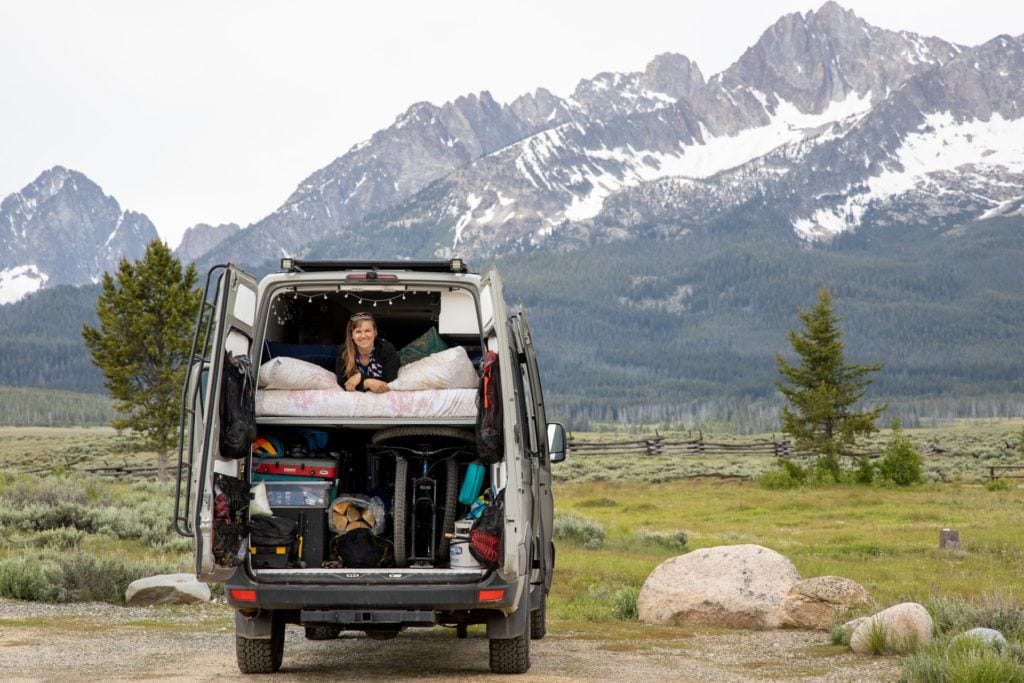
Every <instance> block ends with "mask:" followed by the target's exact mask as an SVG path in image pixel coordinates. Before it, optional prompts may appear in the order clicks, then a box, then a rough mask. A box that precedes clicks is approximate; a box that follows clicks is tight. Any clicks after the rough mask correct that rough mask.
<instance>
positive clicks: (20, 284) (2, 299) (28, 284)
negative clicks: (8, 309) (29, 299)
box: [0, 265, 50, 305]
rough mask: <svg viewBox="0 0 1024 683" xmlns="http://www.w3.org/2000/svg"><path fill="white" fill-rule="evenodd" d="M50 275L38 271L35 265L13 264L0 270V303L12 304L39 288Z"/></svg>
mask: <svg viewBox="0 0 1024 683" xmlns="http://www.w3.org/2000/svg"><path fill="white" fill-rule="evenodd" d="M49 279H50V276H49V275H47V274H46V273H40V272H39V269H38V268H36V266H35V265H24V266H15V267H14V268H8V269H6V270H0V305H2V304H13V303H14V302H16V301H20V300H21V299H23V298H25V297H26V296H28V295H29V294H31V293H32V292H35V291H36V290H38V289H41V288H42V286H43V285H45V284H46V281H47V280H49Z"/></svg>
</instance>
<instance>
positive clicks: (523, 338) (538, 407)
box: [511, 306, 555, 590]
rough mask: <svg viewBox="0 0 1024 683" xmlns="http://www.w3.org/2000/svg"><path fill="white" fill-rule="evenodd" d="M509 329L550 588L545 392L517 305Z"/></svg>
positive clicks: (536, 530) (535, 516)
mask: <svg viewBox="0 0 1024 683" xmlns="http://www.w3.org/2000/svg"><path fill="white" fill-rule="evenodd" d="M511 321H512V330H513V333H514V335H515V337H516V340H515V341H516V348H517V351H518V352H519V358H518V361H519V372H520V374H521V375H522V377H523V385H524V386H525V387H528V390H527V393H528V394H529V397H530V403H531V405H530V406H529V408H530V409H531V410H530V424H529V425H528V427H529V429H531V430H532V431H533V434H534V443H535V444H536V449H534V450H533V451H532V455H533V457H532V458H531V462H530V464H531V465H532V467H533V478H534V481H535V483H536V489H535V490H534V497H533V527H534V528H533V533H534V535H535V536H536V537H537V538H539V539H540V543H539V544H538V549H539V551H540V554H541V557H540V558H539V559H540V568H541V569H542V570H543V573H544V589H545V590H549V589H550V588H551V577H552V573H553V571H554V565H555V554H554V545H553V541H552V539H553V538H554V516H555V505H554V500H553V498H552V496H551V456H550V454H549V453H548V440H547V415H546V414H545V411H544V392H543V390H542V389H541V384H540V369H539V368H538V367H537V355H536V353H535V350H534V346H533V337H532V336H531V335H530V325H529V324H528V323H527V321H526V309H524V308H523V307H522V306H518V307H517V309H516V311H515V313H514V314H513V316H512V318H511Z"/></svg>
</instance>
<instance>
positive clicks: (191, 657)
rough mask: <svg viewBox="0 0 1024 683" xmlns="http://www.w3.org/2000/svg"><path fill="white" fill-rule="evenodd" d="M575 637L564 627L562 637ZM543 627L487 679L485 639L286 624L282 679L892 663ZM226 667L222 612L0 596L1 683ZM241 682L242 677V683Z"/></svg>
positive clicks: (575, 675)
mask: <svg viewBox="0 0 1024 683" xmlns="http://www.w3.org/2000/svg"><path fill="white" fill-rule="evenodd" d="M572 629H575V630H572ZM572 629H570V627H569V626H568V625H567V624H563V623H560V622H554V623H552V624H551V625H550V627H549V631H548V637H547V638H545V639H544V640H542V641H533V643H532V645H531V658H532V662H533V664H532V667H531V669H530V673H529V674H528V675H526V676H514V677H501V676H493V675H491V674H489V673H488V670H487V640H486V638H484V637H483V630H482V628H480V629H479V630H478V629H477V628H473V629H471V630H470V637H469V638H468V639H467V640H458V639H456V638H455V634H454V630H452V629H444V628H434V629H422V630H411V631H406V632H405V633H403V634H402V635H401V636H399V637H398V638H397V639H394V640H391V641H374V640H370V639H368V638H365V637H364V636H363V635H362V634H356V633H345V634H342V637H341V638H339V639H338V640H335V641H326V642H324V641H309V640H306V639H305V638H304V636H303V631H302V629H300V628H298V627H295V626H289V627H288V629H287V635H286V639H285V652H284V664H283V666H282V668H281V673H280V674H279V675H278V676H277V677H276V678H281V679H284V680H303V681H317V680H324V681H326V680H337V679H339V678H340V679H349V680H353V679H354V680H361V679H371V678H376V679H387V680H413V679H416V680H450V679H469V678H473V679H479V678H510V679H515V680H518V681H551V680H574V679H576V680H582V679H590V680H594V679H602V680H616V681H650V680H668V679H671V680H674V681H715V682H721V683H725V682H730V681H750V680H800V681H891V680H895V679H896V678H897V677H898V674H899V660H898V659H896V658H893V657H859V656H856V655H853V654H849V653H841V652H839V650H840V648H836V647H834V646H832V645H830V644H829V641H828V635H827V634H825V633H821V632H815V631H767V632H748V631H726V632H718V633H692V632H688V631H684V630H682V629H660V628H658V629H655V628H644V627H641V626H639V625H632V624H631V625H626V626H623V627H619V626H618V625H615V624H612V625H609V624H595V625H593V626H592V627H591V626H590V625H586V624H583V625H581V624H579V623H574V624H573V625H572ZM246 678H247V677H243V676H241V675H240V674H239V673H238V669H237V667H236V665H235V654H234V622H233V617H232V612H231V610H230V609H229V608H228V607H226V606H225V605H223V604H216V603H214V604H208V605H193V606H173V607H117V606H114V605H108V604H102V603H84V604H83V603H77V604H71V605H46V604H41V603H28V602H19V601H13V600H5V599H0V680H4V681H9V680H58V679H59V680H97V679H103V680H157V679H159V680H181V681H186V680H187V681H213V680H217V681H220V680H224V679H235V680H243V679H246ZM249 680H251V678H249Z"/></svg>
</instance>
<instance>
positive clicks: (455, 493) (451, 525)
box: [437, 458, 459, 562]
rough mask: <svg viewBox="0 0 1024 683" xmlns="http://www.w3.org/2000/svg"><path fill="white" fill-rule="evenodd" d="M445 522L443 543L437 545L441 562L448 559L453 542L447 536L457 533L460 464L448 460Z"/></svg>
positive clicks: (442, 533)
mask: <svg viewBox="0 0 1024 683" xmlns="http://www.w3.org/2000/svg"><path fill="white" fill-rule="evenodd" d="M445 465H446V467H445V487H444V521H442V522H441V542H440V543H438V544H437V557H438V559H439V560H440V561H441V562H444V561H446V560H447V559H448V547H449V546H450V545H451V540H450V539H449V538H448V537H447V536H445V534H454V533H455V504H456V503H457V502H458V499H459V463H458V462H456V460H455V458H448V461H447V462H446V463H445Z"/></svg>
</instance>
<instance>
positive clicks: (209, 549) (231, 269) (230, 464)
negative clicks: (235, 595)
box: [179, 264, 259, 581]
mask: <svg viewBox="0 0 1024 683" xmlns="http://www.w3.org/2000/svg"><path fill="white" fill-rule="evenodd" d="M216 269H223V272H222V273H221V275H220V281H219V283H218V285H217V296H216V299H215V304H214V307H213V311H212V320H210V321H209V322H208V330H209V331H208V334H207V335H206V339H207V344H206V349H208V353H207V354H204V355H203V358H202V360H199V361H197V362H198V363H201V367H200V368H199V371H198V372H191V373H189V376H190V377H198V378H199V385H200V386H201V385H203V384H205V389H204V390H203V394H204V395H203V397H202V400H201V405H202V415H200V416H197V417H195V418H193V429H191V430H189V431H190V437H191V439H190V440H191V443H190V444H189V446H190V448H191V451H190V452H191V453H193V454H194V458H189V460H188V468H189V469H190V470H191V488H192V496H191V500H190V502H191V505H192V511H193V513H194V514H193V517H192V524H191V531H192V536H193V547H194V549H195V566H196V576H197V577H198V578H199V580H200V581H223V580H225V579H227V578H228V577H229V576H231V574H232V573H233V572H234V567H229V566H224V565H222V564H218V563H217V562H216V560H215V558H214V554H213V541H214V539H213V519H214V503H215V498H216V494H215V491H214V474H215V473H216V474H221V475H224V476H226V477H231V478H235V479H239V478H240V477H241V466H242V463H243V462H244V459H243V460H228V459H224V458H221V457H220V450H219V443H220V427H221V425H220V399H221V384H222V381H223V374H224V358H225V356H226V353H227V352H228V351H230V352H231V353H232V354H234V355H235V356H250V359H251V355H250V354H251V352H252V340H253V337H254V328H255V323H256V304H257V291H258V290H257V283H256V279H255V278H254V277H253V276H251V275H249V274H248V273H246V272H244V271H242V270H240V269H239V268H236V267H235V266H233V265H230V264H228V265H227V266H214V268H212V269H211V270H210V275H209V276H208V277H213V276H214V271H215V270H216ZM252 360H253V363H254V364H258V361H259V359H258V358H256V359H252ZM254 374H255V373H254ZM204 377H205V382H204V381H203V378H204ZM250 379H251V381H253V382H255V381H256V377H255V376H253V377H251V378H250ZM197 389H198V387H197ZM179 476H185V473H184V472H179Z"/></svg>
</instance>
